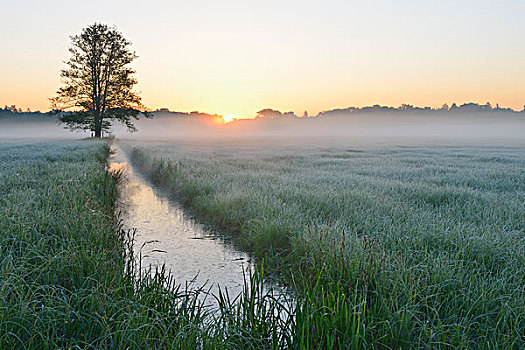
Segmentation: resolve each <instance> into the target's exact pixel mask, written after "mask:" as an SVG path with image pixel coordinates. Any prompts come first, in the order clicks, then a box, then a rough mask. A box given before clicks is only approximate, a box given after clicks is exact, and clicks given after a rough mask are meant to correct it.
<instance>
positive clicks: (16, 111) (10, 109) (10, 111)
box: [0, 105, 43, 114]
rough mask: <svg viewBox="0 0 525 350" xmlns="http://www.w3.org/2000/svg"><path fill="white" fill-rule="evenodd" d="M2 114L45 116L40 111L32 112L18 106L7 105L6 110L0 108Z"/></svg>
mask: <svg viewBox="0 0 525 350" xmlns="http://www.w3.org/2000/svg"><path fill="white" fill-rule="evenodd" d="M0 113H2V114H43V113H42V112H40V111H38V110H37V111H31V110H30V109H29V108H26V109H25V110H23V109H22V108H20V107H17V106H16V105H11V106H8V105H5V106H4V108H2V107H0Z"/></svg>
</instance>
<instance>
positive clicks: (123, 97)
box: [51, 23, 151, 137]
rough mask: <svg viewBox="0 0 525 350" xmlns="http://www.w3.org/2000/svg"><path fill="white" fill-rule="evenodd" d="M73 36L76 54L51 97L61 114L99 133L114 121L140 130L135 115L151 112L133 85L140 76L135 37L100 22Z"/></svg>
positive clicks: (67, 120) (66, 120)
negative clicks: (137, 74)
mask: <svg viewBox="0 0 525 350" xmlns="http://www.w3.org/2000/svg"><path fill="white" fill-rule="evenodd" d="M71 42H72V44H71V46H70V48H69V52H70V53H71V57H70V59H69V61H67V62H66V65H67V67H66V68H65V69H62V71H61V73H60V76H61V77H62V81H63V86H62V87H61V88H60V89H59V90H58V91H57V96H56V97H54V98H51V104H52V109H53V111H54V113H57V114H58V115H59V120H60V121H62V122H63V123H65V124H66V127H67V128H69V129H72V130H79V129H80V130H90V131H93V132H94V136H95V137H101V136H102V132H107V131H109V130H110V128H111V125H112V122H113V121H118V122H121V123H123V124H125V125H126V126H127V128H128V130H130V131H136V128H135V126H134V125H133V119H138V118H139V116H140V114H142V115H144V116H146V117H151V114H150V113H148V112H146V111H145V107H144V106H143V105H142V102H141V98H140V96H139V95H138V93H137V92H135V91H134V90H133V87H134V85H135V84H137V82H138V81H137V79H136V78H135V77H134V73H135V71H134V70H133V69H132V68H131V67H130V64H131V62H132V61H133V60H134V59H136V58H137V55H136V54H135V52H134V51H133V50H132V49H131V48H130V46H131V42H130V41H128V40H127V39H126V38H124V36H123V35H122V33H120V32H119V31H118V30H117V29H116V28H115V27H109V26H107V25H106V24H101V23H94V24H92V25H89V26H88V27H86V28H84V29H82V32H81V33H80V35H74V36H71Z"/></svg>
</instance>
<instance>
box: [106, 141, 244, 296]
mask: <svg viewBox="0 0 525 350" xmlns="http://www.w3.org/2000/svg"><path fill="white" fill-rule="evenodd" d="M113 148H114V152H115V153H114V154H113V155H112V156H111V159H110V170H113V171H118V170H120V171H123V172H124V174H125V177H126V180H125V181H124V183H123V185H122V188H121V190H120V202H121V204H120V207H121V210H122V212H123V221H124V222H123V223H124V227H125V228H136V229H137V234H136V236H135V250H136V251H135V253H136V254H137V256H139V255H140V256H141V259H142V268H144V269H145V268H148V267H149V266H153V267H155V266H160V265H162V264H165V265H166V268H167V269H169V270H171V273H172V275H173V276H174V277H175V279H176V281H177V282H178V283H182V284H185V283H189V282H193V285H194V286H195V287H200V286H202V285H204V284H205V283H207V287H211V288H212V289H211V291H212V292H215V291H216V290H217V285H220V286H221V288H225V287H226V288H227V289H228V291H229V292H230V295H237V294H238V293H240V292H241V290H242V287H243V284H244V281H243V269H246V268H248V267H250V266H251V262H250V259H249V257H248V255H246V254H245V253H243V252H240V251H238V250H236V249H234V248H233V246H231V245H230V244H227V243H226V242H224V241H223V240H222V239H218V238H217V237H216V236H214V235H210V233H209V232H208V231H207V230H206V229H205V228H204V227H203V226H202V225H201V224H199V223H197V222H195V220H193V219H192V218H191V217H189V216H188V215H187V214H185V213H184V212H183V210H182V208H181V206H180V205H179V204H178V203H176V202H174V201H172V200H170V199H169V198H168V197H167V196H165V195H164V194H162V193H161V192H159V191H158V190H155V189H154V188H153V186H152V185H151V184H150V183H149V182H148V181H147V180H146V179H144V178H143V177H141V176H140V175H139V174H136V173H134V172H133V168H132V167H131V165H130V164H129V162H128V159H127V157H126V155H125V153H124V152H123V151H122V150H121V149H120V147H118V146H114V147H113Z"/></svg>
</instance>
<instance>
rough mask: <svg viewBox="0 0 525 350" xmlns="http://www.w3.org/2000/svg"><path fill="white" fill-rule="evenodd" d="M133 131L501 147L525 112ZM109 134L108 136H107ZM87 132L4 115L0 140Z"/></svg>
mask: <svg viewBox="0 0 525 350" xmlns="http://www.w3.org/2000/svg"><path fill="white" fill-rule="evenodd" d="M135 125H136V127H137V129H138V131H137V132H135V133H130V132H128V131H127V130H126V127H125V126H123V125H118V124H116V125H114V127H113V129H112V131H111V135H112V136H114V137H116V138H119V139H123V140H128V141H150V142H155V141H162V142H171V141H180V142H187V141H194V142H195V141H196V142H211V143H213V142H229V141H248V140H250V141H258V142H262V143H282V144H286V143H293V142H297V143H306V144H312V143H316V144H317V143H320V144H324V143H326V144H333V143H340V142H343V143H345V144H348V143H355V144H362V145H366V144H371V145H372V144H376V145H387V144H396V145H421V146H423V145H485V146H488V145H494V146H497V145H500V146H519V147H521V146H525V113H515V112H512V113H510V112H477V113H466V112H461V113H453V112H446V113H438V112H434V113H414V112H411V113H405V112H378V113H372V112H367V113H349V112H344V111H342V112H337V111H336V112H333V111H332V112H330V113H327V114H324V115H323V114H321V115H319V116H317V117H311V118H308V117H304V118H298V117H296V116H294V115H293V114H291V113H289V114H284V115H279V116H278V117H272V118H266V117H259V118H256V119H244V120H236V121H233V122H231V123H225V122H224V120H223V119H222V117H220V116H217V115H207V114H202V113H191V114H185V113H174V112H156V113H154V117H153V118H152V119H146V118H142V119H140V120H137V121H135ZM107 136H109V135H107ZM86 137H90V133H88V132H70V131H68V130H65V129H64V128H63V126H62V125H60V124H59V123H58V121H57V120H56V118H53V117H48V116H45V115H37V116H27V115H20V116H10V117H0V140H51V139H59V140H60V139H69V140H71V139H82V138H86Z"/></svg>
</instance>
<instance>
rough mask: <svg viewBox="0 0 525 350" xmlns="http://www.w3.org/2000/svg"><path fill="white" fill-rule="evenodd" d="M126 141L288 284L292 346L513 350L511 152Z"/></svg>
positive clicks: (519, 223) (519, 257)
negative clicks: (292, 291) (292, 292)
mask: <svg viewBox="0 0 525 350" xmlns="http://www.w3.org/2000/svg"><path fill="white" fill-rule="evenodd" d="M129 150H130V152H131V155H132V159H133V162H134V164H135V165H137V166H138V167H139V168H141V169H142V171H143V172H144V173H146V174H147V175H148V176H149V177H150V178H151V179H152V180H153V181H154V182H156V183H158V184H161V185H163V186H165V187H166V188H167V189H169V190H170V191H171V192H172V194H173V195H174V196H176V197H178V198H179V199H180V200H181V201H182V202H183V203H184V204H185V205H186V206H188V207H190V208H191V211H192V213H193V214H194V215H195V216H196V217H197V218H198V219H199V220H201V221H203V222H205V223H208V224H211V225H213V226H214V227H215V228H217V229H219V230H220V231H222V232H223V233H226V234H230V235H232V236H233V237H234V240H235V241H236V242H237V244H238V245H239V246H240V247H241V248H243V249H245V250H248V251H250V252H252V253H253V254H254V255H255V256H257V257H259V258H265V264H266V266H268V267H269V268H270V270H271V271H273V272H280V276H282V277H283V278H284V280H285V283H288V284H289V285H293V286H294V287H295V288H296V289H297V291H298V292H299V296H298V300H297V310H296V313H297V315H296V324H294V325H293V326H292V327H291V329H292V333H293V334H294V341H293V344H294V347H296V348H310V349H317V348H326V349H332V348H357V347H360V348H395V349H397V348H414V349H415V348H458V349H465V348H471V349H476V348H477V349H486V348H493V349H497V348H499V349H520V348H523V347H524V346H525V234H524V232H525V173H524V169H525V152H524V151H523V149H518V148H514V149H511V148H508V149H507V148H493V149H483V148H445V147H437V148H421V149H418V148H393V149H379V148H376V149H366V148H363V149H351V148H345V147H324V148H323V147H313V146H310V147H309V146H302V147H293V146H288V147H284V148H281V147H272V146H266V147H249V146H246V145H243V146H242V147H240V146H239V147H237V146H234V145H231V144H230V145H222V146H221V145H215V146H214V147H207V146H202V145H201V146H195V145H193V146H192V145H182V144H181V145H176V144H158V145H151V144H150V145H146V146H141V147H134V148H132V147H131V146H130V147H129Z"/></svg>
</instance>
